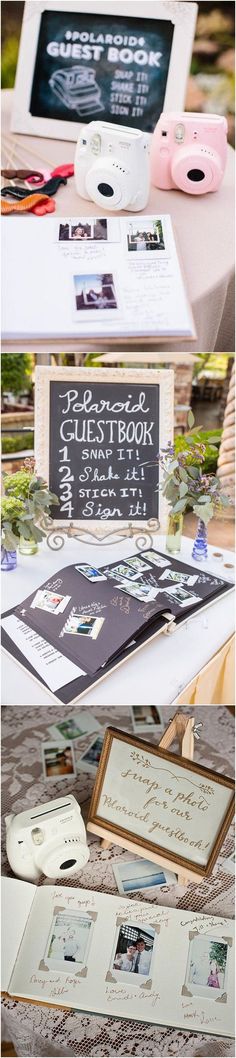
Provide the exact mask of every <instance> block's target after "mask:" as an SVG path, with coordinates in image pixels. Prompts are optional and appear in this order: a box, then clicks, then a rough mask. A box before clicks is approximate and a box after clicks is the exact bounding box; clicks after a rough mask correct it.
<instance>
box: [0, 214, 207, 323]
mask: <svg viewBox="0 0 236 1058" xmlns="http://www.w3.org/2000/svg"><path fill="white" fill-rule="evenodd" d="M2 229H3V244H4V258H5V268H4V276H3V285H4V292H3V309H2V311H3V320H2V333H3V337H4V339H6V340H12V339H13V338H17V339H19V340H24V339H27V338H28V339H32V340H33V339H35V340H37V339H40V338H48V339H54V338H58V339H60V338H61V339H73V338H78V337H80V338H83V339H85V341H86V338H88V339H90V338H96V339H98V340H99V339H102V338H103V337H107V336H109V335H110V336H112V337H115V338H116V337H117V338H123V337H124V338H125V337H128V336H130V337H132V338H136V337H142V336H144V335H145V336H147V337H148V336H149V337H150V338H151V337H154V336H155V338H158V337H159V338H165V337H166V338H168V337H183V339H184V338H185V339H194V338H195V330H194V323H193V319H192V314H191V309H190V305H189V303H188V299H187V295H186V292H185V287H184V282H183V277H182V272H181V268H180V264H179V259H178V254H177V250H176V245H175V239H174V234H173V229H172V223H171V218H170V216H169V215H164V216H142V217H140V216H139V215H137V216H135V217H134V215H132V216H128V215H127V216H126V217H125V216H122V217H118V216H115V217H104V216H103V217H100V216H98V217H97V218H94V217H87V218H86V217H83V218H82V219H81V217H69V218H68V217H65V218H60V219H58V220H55V219H54V218H50V217H41V218H40V220H38V218H36V217H32V216H28V217H24V218H22V217H10V218H9V217H7V218H6V217H5V218H3V224H2ZM26 290H27V313H25V291H26Z"/></svg>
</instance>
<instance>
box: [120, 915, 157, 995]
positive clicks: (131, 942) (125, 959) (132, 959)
mask: <svg viewBox="0 0 236 1058" xmlns="http://www.w3.org/2000/svg"><path fill="white" fill-rule="evenodd" d="M122 932H123V934H125V933H126V935H127V940H125V941H124V943H126V944H127V949H128V955H127V949H126V952H125V951H124V952H123V954H121V957H120V953H119V945H120V944H121V942H122ZM138 938H139V939H140V940H141V938H142V939H143V940H144V943H147V938H149V939H150V940H151V942H152V944H151V945H150V951H149V950H148V949H144V952H145V957H143V956H141V958H140V960H139V965H142V964H143V972H142V969H138V971H137V969H136V970H135V964H136V963H137V956H138V952H137V949H136V951H135V952H134V953H133V955H132V956H131V952H130V951H129V949H130V947H131V948H132V949H133V948H134V947H136V944H137V940H138ZM156 940H157V938H156V933H155V929H154V928H153V926H149V925H147V924H146V919H145V923H142V922H141V921H140V922H137V921H136V919H135V916H134V921H133V920H132V909H131V913H130V919H129V921H127V920H126V919H125V920H124V922H123V923H121V922H119V925H118V926H117V928H116V932H115V938H114V943H113V948H112V954H111V960H110V965H109V971H110V973H111V974H112V976H113V975H114V974H118V976H117V977H116V980H117V982H119V983H120V984H121V985H122V984H127V985H131V986H132V987H140V985H142V983H143V984H145V982H146V981H148V980H149V979H150V978H152V974H153V965H154V958H155V952H156ZM129 963H130V969H126V967H128V965H129ZM123 967H124V968H123Z"/></svg>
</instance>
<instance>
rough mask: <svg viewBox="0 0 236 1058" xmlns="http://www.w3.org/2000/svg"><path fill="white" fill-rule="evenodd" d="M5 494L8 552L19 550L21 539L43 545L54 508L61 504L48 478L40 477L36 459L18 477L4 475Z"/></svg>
mask: <svg viewBox="0 0 236 1058" xmlns="http://www.w3.org/2000/svg"><path fill="white" fill-rule="evenodd" d="M3 483H4V493H5V495H4V496H3V499H2V500H1V519H2V533H1V542H2V545H3V547H4V548H5V549H6V551H14V550H16V548H17V547H18V544H19V540H20V537H23V538H24V540H32V539H33V540H34V541H35V543H40V541H41V540H43V537H44V536H46V530H47V528H48V524H49V518H50V508H51V506H52V505H56V504H58V503H59V500H58V497H57V496H55V494H54V493H53V492H50V491H49V489H48V487H47V484H46V482H45V481H44V478H42V477H39V476H38V475H37V474H36V472H35V469H34V462H33V461H32V460H29V459H28V460H27V459H26V460H25V465H24V466H23V467H22V468H21V470H18V471H16V472H15V473H14V474H3Z"/></svg>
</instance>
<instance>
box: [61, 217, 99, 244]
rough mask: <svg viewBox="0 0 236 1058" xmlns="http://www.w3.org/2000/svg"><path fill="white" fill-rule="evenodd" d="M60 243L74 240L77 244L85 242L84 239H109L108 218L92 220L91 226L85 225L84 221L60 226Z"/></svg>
mask: <svg viewBox="0 0 236 1058" xmlns="http://www.w3.org/2000/svg"><path fill="white" fill-rule="evenodd" d="M58 237H59V242H68V241H70V240H71V241H72V242H73V240H74V241H75V242H80V241H81V240H82V241H83V240H84V239H85V240H86V239H89V240H93V239H95V240H96V239H105V240H106V239H107V220H106V218H105V217H104V218H100V220H92V221H91V224H84V222H83V220H78V221H76V223H75V222H73V223H72V222H71V223H68V224H60V225H59V236H58Z"/></svg>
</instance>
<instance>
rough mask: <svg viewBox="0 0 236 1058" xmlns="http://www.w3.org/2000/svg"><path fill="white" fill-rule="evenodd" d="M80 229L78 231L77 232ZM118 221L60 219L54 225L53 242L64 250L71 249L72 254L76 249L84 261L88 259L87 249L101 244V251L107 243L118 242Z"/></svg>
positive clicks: (119, 235) (109, 219) (107, 219)
mask: <svg viewBox="0 0 236 1058" xmlns="http://www.w3.org/2000/svg"><path fill="white" fill-rule="evenodd" d="M78 229H80V231H79V230H78ZM120 240H121V232H120V219H119V217H117V216H116V217H104V216H103V217H100V216H99V215H98V216H97V217H82V216H78V215H77V216H76V217H60V219H58V220H57V223H56V225H55V241H56V242H57V243H58V245H59V246H60V247H61V246H62V247H64V249H68V250H69V249H71V250H72V252H73V253H74V250H75V248H77V247H78V249H79V251H80V255H81V251H82V252H83V254H84V260H85V259H86V257H87V260H88V259H89V258H90V255H89V247H90V246H91V244H94V243H95V244H96V246H98V247H99V245H100V246H101V244H102V250H103V251H104V247H105V246H106V244H107V243H111V242H118V243H119V242H120Z"/></svg>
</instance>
